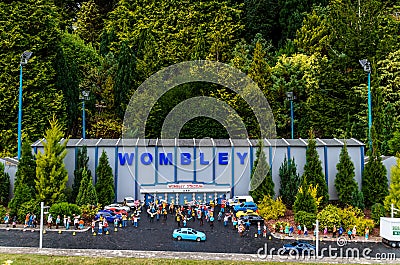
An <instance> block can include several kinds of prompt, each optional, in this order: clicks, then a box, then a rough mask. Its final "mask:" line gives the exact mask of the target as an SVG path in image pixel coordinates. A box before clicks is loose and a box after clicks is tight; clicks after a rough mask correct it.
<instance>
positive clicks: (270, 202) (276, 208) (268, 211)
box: [258, 195, 286, 220]
mask: <svg viewBox="0 0 400 265" xmlns="http://www.w3.org/2000/svg"><path fill="white" fill-rule="evenodd" d="M258 212H259V214H260V216H262V217H263V218H264V219H265V220H277V219H278V218H279V217H281V216H284V215H285V212H286V206H285V204H284V203H283V202H282V199H281V198H280V197H278V198H277V199H276V200H274V199H272V197H271V196H269V195H268V196H264V198H263V199H262V201H260V203H259V204H258Z"/></svg>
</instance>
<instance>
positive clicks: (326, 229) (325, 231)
mask: <svg viewBox="0 0 400 265" xmlns="http://www.w3.org/2000/svg"><path fill="white" fill-rule="evenodd" d="M327 237H328V227H326V226H325V228H324V238H327Z"/></svg>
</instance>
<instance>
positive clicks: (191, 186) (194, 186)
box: [168, 184, 204, 189]
mask: <svg viewBox="0 0 400 265" xmlns="http://www.w3.org/2000/svg"><path fill="white" fill-rule="evenodd" d="M202 188H204V185H203V184H168V189H202Z"/></svg>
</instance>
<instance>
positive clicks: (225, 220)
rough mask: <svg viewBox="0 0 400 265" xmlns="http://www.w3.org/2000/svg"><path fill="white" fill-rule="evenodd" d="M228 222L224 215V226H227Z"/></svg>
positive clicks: (227, 216)
mask: <svg viewBox="0 0 400 265" xmlns="http://www.w3.org/2000/svg"><path fill="white" fill-rule="evenodd" d="M228 221H229V215H227V214H225V216H224V226H227V225H228Z"/></svg>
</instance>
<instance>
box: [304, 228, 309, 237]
mask: <svg viewBox="0 0 400 265" xmlns="http://www.w3.org/2000/svg"><path fill="white" fill-rule="evenodd" d="M304 236H308V230H307V226H304Z"/></svg>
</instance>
